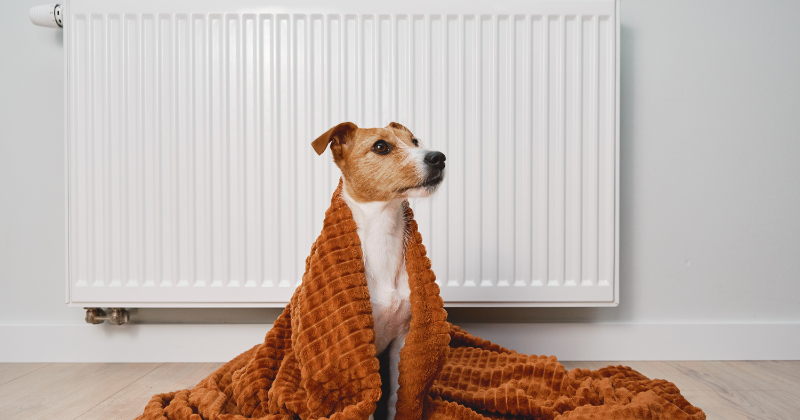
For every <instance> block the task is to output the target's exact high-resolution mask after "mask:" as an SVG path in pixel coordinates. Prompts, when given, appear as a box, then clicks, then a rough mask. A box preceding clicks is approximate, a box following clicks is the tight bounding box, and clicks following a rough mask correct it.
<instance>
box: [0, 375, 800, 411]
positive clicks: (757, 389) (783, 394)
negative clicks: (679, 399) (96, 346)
mask: <svg viewBox="0 0 800 420" xmlns="http://www.w3.org/2000/svg"><path fill="white" fill-rule="evenodd" d="M609 364H613V365H617V364H623V365H628V366H631V367H633V368H634V369H636V370H638V371H640V372H642V373H643V374H645V375H647V376H649V377H651V378H661V379H667V380H669V381H671V382H673V383H675V384H676V385H677V386H678V387H679V388H680V389H681V392H682V393H683V395H684V396H685V397H686V399H688V400H689V402H691V403H692V404H693V405H695V406H697V407H700V408H702V409H703V410H704V411H705V412H706V414H707V415H708V418H709V419H723V420H738V419H759V420H766V419H782V420H790V419H791V420H794V419H800V361H792V362H788V361H787V362H781V361H765V362H564V365H565V366H566V367H567V369H570V370H571V369H573V368H576V367H581V368H587V369H597V368H600V367H604V366H607V365H609ZM218 366H220V364H218V363H204V364H177V363H165V364H157V363H156V364H58V363H54V364H34V363H31V364H0V417H2V418H3V419H4V420H12V419H26V420H33V419H47V420H51V419H58V420H70V419H80V420H90V419H91V420H95V419H96V420H114V419H133V418H134V417H136V416H137V415H139V414H140V413H141V412H142V409H143V408H144V406H145V404H146V403H147V401H148V400H149V399H150V397H151V396H152V395H153V394H156V393H160V392H167V391H174V390H178V389H183V388H191V387H192V385H194V384H195V383H197V382H198V381H200V379H202V378H204V377H205V376H206V375H208V374H209V373H210V372H211V371H213V370H214V369H215V368H217V367H218Z"/></svg>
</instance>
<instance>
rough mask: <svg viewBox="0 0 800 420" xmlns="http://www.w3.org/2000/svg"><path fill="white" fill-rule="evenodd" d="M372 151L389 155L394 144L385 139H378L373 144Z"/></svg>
mask: <svg viewBox="0 0 800 420" xmlns="http://www.w3.org/2000/svg"><path fill="white" fill-rule="evenodd" d="M372 151H373V152H375V153H377V154H379V155H387V154H389V152H391V151H392V146H391V145H389V143H386V142H385V141H383V140H378V141H376V142H375V144H373V145H372Z"/></svg>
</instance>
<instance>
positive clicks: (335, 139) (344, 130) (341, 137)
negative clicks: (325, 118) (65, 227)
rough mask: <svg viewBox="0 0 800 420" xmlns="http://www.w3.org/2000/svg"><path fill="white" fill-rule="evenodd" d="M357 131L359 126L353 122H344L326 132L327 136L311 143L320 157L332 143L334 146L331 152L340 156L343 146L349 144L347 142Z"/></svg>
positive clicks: (322, 136)
mask: <svg viewBox="0 0 800 420" xmlns="http://www.w3.org/2000/svg"><path fill="white" fill-rule="evenodd" d="M357 129H358V126H357V125H355V124H353V123H351V122H343V123H341V124H339V125H337V126H336V127H333V128H331V129H330V130H328V131H326V132H325V134H323V135H321V136H319V137H317V139H316V140H314V141H312V142H311V146H312V147H313V148H314V151H315V152H317V154H318V155H321V154H322V153H324V152H325V149H326V148H327V147H328V143H331V142H332V143H333V145H331V151H333V152H334V153H337V154H338V153H340V152H341V146H343V145H345V144H347V141H348V140H349V139H350V137H351V136H352V135H353V133H355V132H356V130H357Z"/></svg>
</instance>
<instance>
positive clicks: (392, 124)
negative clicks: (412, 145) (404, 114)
mask: <svg viewBox="0 0 800 420" xmlns="http://www.w3.org/2000/svg"><path fill="white" fill-rule="evenodd" d="M387 127H389V128H393V129H395V130H400V131H408V132H409V133H410V132H411V130H409V129H407V128H406V127H405V126H404V125H403V124H400V123H396V122H390V123H389V125H388V126H387Z"/></svg>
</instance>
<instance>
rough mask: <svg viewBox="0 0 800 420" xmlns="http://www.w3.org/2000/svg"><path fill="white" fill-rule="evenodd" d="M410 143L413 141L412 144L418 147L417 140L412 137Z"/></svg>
mask: <svg viewBox="0 0 800 420" xmlns="http://www.w3.org/2000/svg"><path fill="white" fill-rule="evenodd" d="M411 143H414V146H417V147H419V140H417V139H413V140H411Z"/></svg>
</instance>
